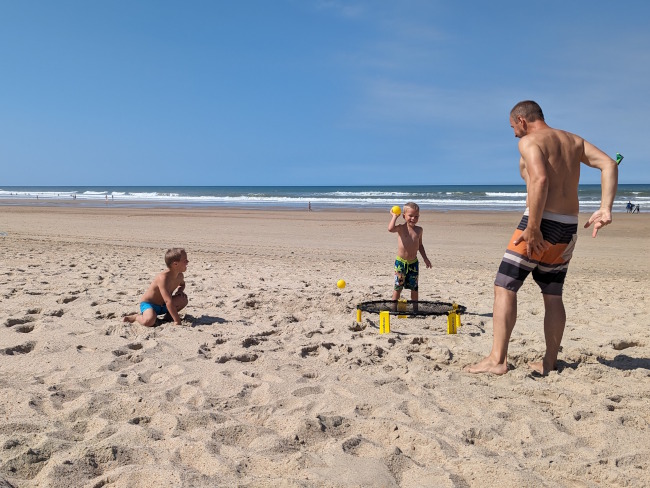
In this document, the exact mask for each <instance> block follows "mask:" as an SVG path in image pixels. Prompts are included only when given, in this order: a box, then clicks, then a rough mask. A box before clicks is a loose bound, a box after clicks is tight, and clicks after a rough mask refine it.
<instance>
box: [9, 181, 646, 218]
mask: <svg viewBox="0 0 650 488" xmlns="http://www.w3.org/2000/svg"><path fill="white" fill-rule="evenodd" d="M578 197H579V200H580V211H581V212H593V211H595V210H596V209H597V208H598V207H599V205H600V185H581V186H580V188H579V192H578ZM408 201H414V202H416V203H418V204H419V205H420V207H421V208H422V209H431V210H438V211H454V210H486V211H523V210H524V208H525V201H526V189H525V186H523V185H483V186H478V185H421V186H5V187H1V188H0V206H2V205H49V206H57V205H69V204H70V203H75V204H77V205H82V206H100V205H101V206H103V205H107V204H110V205H115V206H124V207H173V208H191V207H201V208H209V207H236V208H247V209H264V208H287V209H307V207H308V205H309V204H310V203H311V207H312V209H313V210H314V211H318V210H326V209H359V210H364V209H365V210H367V209H386V210H388V209H390V207H392V206H393V205H403V204H404V203H406V202H408ZM628 201H631V202H632V203H633V204H639V206H640V210H641V211H644V210H646V209H648V208H649V207H648V205H650V185H647V184H642V185H619V187H618V193H617V195H616V200H615V204H614V211H615V212H625V211H626V204H627V202H628Z"/></svg>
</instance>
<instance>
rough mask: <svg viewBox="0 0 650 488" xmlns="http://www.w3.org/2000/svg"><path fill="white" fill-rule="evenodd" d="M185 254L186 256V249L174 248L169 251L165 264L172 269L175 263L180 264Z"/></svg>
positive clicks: (166, 254)
mask: <svg viewBox="0 0 650 488" xmlns="http://www.w3.org/2000/svg"><path fill="white" fill-rule="evenodd" d="M183 254H185V249H183V248H182V247H172V248H171V249H167V252H166V253H165V264H166V265H167V267H168V268H171V267H172V264H173V263H177V262H179V261H180V260H181V259H182V258H183Z"/></svg>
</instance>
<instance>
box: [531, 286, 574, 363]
mask: <svg viewBox="0 0 650 488" xmlns="http://www.w3.org/2000/svg"><path fill="white" fill-rule="evenodd" d="M543 297H544V311H545V313H544V338H545V339H546V354H545V355H544V359H543V360H542V361H538V362H535V363H530V367H531V368H532V369H533V370H535V371H537V372H538V373H540V374H543V375H546V374H548V373H549V372H550V371H553V370H554V369H557V355H558V353H559V352H560V343H561V342H562V336H563V335H564V326H565V325H566V312H565V310H564V302H563V301H562V295H543Z"/></svg>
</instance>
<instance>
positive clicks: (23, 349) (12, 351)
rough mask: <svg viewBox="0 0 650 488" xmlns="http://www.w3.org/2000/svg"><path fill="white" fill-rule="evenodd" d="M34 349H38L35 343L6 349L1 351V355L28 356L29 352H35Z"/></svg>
mask: <svg viewBox="0 0 650 488" xmlns="http://www.w3.org/2000/svg"><path fill="white" fill-rule="evenodd" d="M34 347H36V343H35V342H32V341H30V342H26V343H25V344H19V345H17V346H14V347H7V348H5V349H0V354H4V355H6V356H14V355H16V354H27V353H29V352H32V351H33V350H34Z"/></svg>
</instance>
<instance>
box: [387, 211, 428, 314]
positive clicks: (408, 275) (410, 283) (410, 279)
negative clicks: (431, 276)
mask: <svg viewBox="0 0 650 488" xmlns="http://www.w3.org/2000/svg"><path fill="white" fill-rule="evenodd" d="M391 214H392V218H391V220H390V223H389V224H388V232H395V233H397V258H395V287H394V289H393V300H398V299H399V297H400V294H401V293H402V290H403V289H404V288H406V289H407V290H411V301H412V302H417V301H418V272H419V265H418V251H419V252H420V254H421V255H422V259H424V263H425V264H426V266H427V268H430V267H431V261H429V258H427V253H426V251H425V250H424V246H423V245H422V227H420V226H418V225H415V224H417V223H418V219H419V218H420V207H419V206H418V204H417V203H413V202H408V203H407V204H406V205H404V211H403V212H402V215H403V217H404V220H405V221H406V223H404V224H396V222H397V217H399V215H398V214H396V213H393V211H392V210H391Z"/></svg>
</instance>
